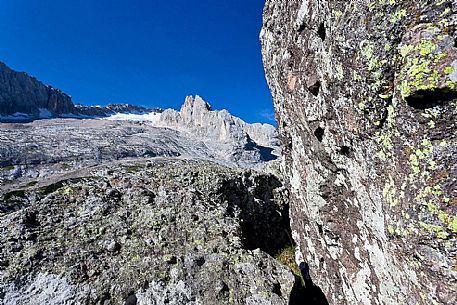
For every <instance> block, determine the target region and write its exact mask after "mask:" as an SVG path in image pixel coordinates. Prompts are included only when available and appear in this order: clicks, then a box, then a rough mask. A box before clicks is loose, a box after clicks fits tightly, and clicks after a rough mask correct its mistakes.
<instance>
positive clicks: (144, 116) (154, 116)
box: [103, 112, 161, 122]
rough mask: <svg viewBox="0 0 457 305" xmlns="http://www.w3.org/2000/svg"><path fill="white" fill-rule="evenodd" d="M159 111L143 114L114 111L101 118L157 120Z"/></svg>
mask: <svg viewBox="0 0 457 305" xmlns="http://www.w3.org/2000/svg"><path fill="white" fill-rule="evenodd" d="M160 115H161V113H158V112H150V113H143V114H134V113H116V114H114V115H112V116H109V117H106V118H103V119H105V120H110V121H136V122H145V121H146V122H158V121H159V120H160Z"/></svg>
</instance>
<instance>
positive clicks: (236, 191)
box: [221, 175, 328, 305]
mask: <svg viewBox="0 0 457 305" xmlns="http://www.w3.org/2000/svg"><path fill="white" fill-rule="evenodd" d="M255 179H256V181H255V183H254V184H250V183H249V182H247V181H249V180H246V179H245V182H242V181H241V179H233V180H229V181H227V182H226V183H225V184H224V185H223V186H222V188H221V193H222V194H223V196H224V197H225V199H226V200H227V202H228V207H229V208H228V213H229V214H231V216H234V215H236V214H238V215H239V217H241V219H242V220H243V221H242V225H241V231H242V238H243V246H244V248H245V249H248V250H254V249H257V248H259V249H260V250H262V251H264V252H266V253H268V254H269V255H271V256H272V257H275V258H277V259H278V255H279V254H280V253H281V252H282V251H284V250H285V249H295V242H294V241H293V239H292V230H291V227H290V217H289V205H288V203H287V202H285V203H283V204H278V202H277V200H274V198H275V197H274V193H273V191H274V190H275V189H277V188H279V187H281V186H282V183H281V181H279V180H278V179H277V178H276V177H274V176H273V175H268V176H267V175H264V176H258V177H255ZM251 187H254V191H251V192H249V191H248V189H249V188H251ZM278 261H280V260H279V259H278ZM292 261H293V262H292V264H293V265H295V269H296V270H295V271H294V270H291V271H292V273H293V274H294V277H295V282H294V286H293V288H292V292H291V294H290V298H289V304H290V305H328V302H327V300H326V298H325V296H324V294H323V292H322V290H321V289H320V288H319V287H318V286H316V285H314V284H313V282H312V281H311V277H310V275H309V268H308V265H307V264H305V265H303V264H304V263H302V264H301V265H300V266H297V265H296V263H295V259H294V258H293V259H292ZM281 263H282V262H281ZM302 265H303V266H302ZM297 267H299V268H297ZM289 268H292V267H291V266H290V265H289ZM275 291H276V292H277V291H280V289H279V288H278V287H275Z"/></svg>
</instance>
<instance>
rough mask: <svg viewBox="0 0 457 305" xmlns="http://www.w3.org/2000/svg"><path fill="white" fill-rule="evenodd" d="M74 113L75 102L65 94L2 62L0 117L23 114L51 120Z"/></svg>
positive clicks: (0, 67)
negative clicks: (51, 117) (51, 118)
mask: <svg viewBox="0 0 457 305" xmlns="http://www.w3.org/2000/svg"><path fill="white" fill-rule="evenodd" d="M73 110H74V105H73V103H72V102H71V98H70V97H69V96H68V95H66V94H65V93H63V92H61V91H60V90H58V89H55V88H52V87H51V86H46V85H44V84H43V83H41V82H40V81H38V80H37V79H36V78H34V77H31V76H29V75H27V74H26V73H21V72H16V71H13V70H11V69H10V68H8V67H7V66H6V65H5V64H4V63H2V62H0V115H5V116H8V115H13V114H14V113H23V114H30V115H31V116H34V117H40V115H41V116H42V117H48V116H51V115H59V114H63V113H71V112H73Z"/></svg>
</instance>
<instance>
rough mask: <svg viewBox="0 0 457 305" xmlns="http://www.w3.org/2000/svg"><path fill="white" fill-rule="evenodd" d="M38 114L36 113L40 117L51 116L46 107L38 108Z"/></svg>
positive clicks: (46, 117)
mask: <svg viewBox="0 0 457 305" xmlns="http://www.w3.org/2000/svg"><path fill="white" fill-rule="evenodd" d="M38 110H39V111H40V114H39V115H38V116H39V118H40V119H50V118H52V113H51V111H49V109H47V108H38Z"/></svg>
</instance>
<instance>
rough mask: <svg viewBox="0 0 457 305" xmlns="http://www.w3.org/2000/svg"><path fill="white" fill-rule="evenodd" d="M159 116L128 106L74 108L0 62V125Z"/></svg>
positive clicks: (66, 99)
mask: <svg viewBox="0 0 457 305" xmlns="http://www.w3.org/2000/svg"><path fill="white" fill-rule="evenodd" d="M151 112H155V113H160V112H162V110H161V109H158V108H146V107H141V106H135V105H129V104H112V105H108V106H105V107H101V106H83V105H75V104H74V103H73V101H72V100H71V97H70V96H69V95H67V94H65V93H64V92H62V91H61V90H59V89H56V88H54V87H52V86H49V85H45V84H43V83H42V82H40V81H39V80H37V79H36V78H35V77H32V76H30V75H28V74H27V73H25V72H17V71H14V70H12V69H11V68H9V67H8V66H7V65H6V64H4V63H2V62H0V122H17V121H21V122H24V121H33V120H36V119H49V118H96V117H108V116H113V115H116V114H118V113H129V114H136V115H139V114H147V113H151Z"/></svg>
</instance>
